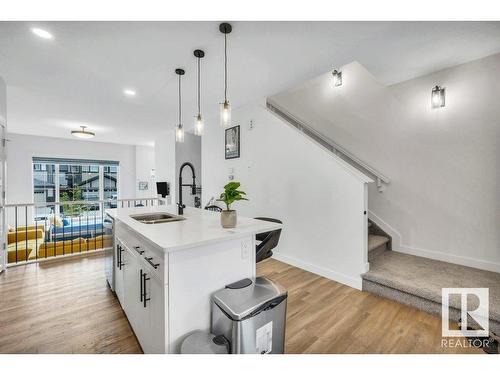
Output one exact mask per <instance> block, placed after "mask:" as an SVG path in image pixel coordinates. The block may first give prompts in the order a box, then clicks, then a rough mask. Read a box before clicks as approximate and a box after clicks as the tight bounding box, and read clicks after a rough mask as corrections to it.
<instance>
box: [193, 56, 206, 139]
mask: <svg viewBox="0 0 500 375" xmlns="http://www.w3.org/2000/svg"><path fill="white" fill-rule="evenodd" d="M193 53H194V55H195V57H197V58H198V114H197V115H196V117H195V119H194V134H196V135H199V136H202V135H203V132H204V130H205V129H204V128H205V123H204V121H203V116H202V115H201V89H200V75H201V72H200V63H201V59H202V58H204V57H205V52H203V51H202V50H201V49H197V50H195V51H194V52H193Z"/></svg>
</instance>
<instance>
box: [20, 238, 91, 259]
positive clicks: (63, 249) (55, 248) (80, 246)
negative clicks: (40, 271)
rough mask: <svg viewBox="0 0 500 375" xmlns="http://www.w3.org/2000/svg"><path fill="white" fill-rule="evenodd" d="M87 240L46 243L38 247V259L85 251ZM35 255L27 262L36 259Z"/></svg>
mask: <svg viewBox="0 0 500 375" xmlns="http://www.w3.org/2000/svg"><path fill="white" fill-rule="evenodd" d="M87 250H88V248H87V240H86V239H85V238H75V239H74V240H66V241H57V242H46V243H42V244H41V245H40V246H39V247H38V258H39V259H40V258H47V257H53V256H58V255H67V254H74V253H81V252H82V251H87ZM36 258H37V256H36V253H35V252H32V253H31V254H30V255H29V258H28V259H29V260H33V259H36Z"/></svg>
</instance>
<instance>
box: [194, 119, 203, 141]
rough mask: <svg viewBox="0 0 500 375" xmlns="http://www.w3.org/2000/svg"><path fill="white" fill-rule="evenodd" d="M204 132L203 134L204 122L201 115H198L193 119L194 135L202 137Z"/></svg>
mask: <svg viewBox="0 0 500 375" xmlns="http://www.w3.org/2000/svg"><path fill="white" fill-rule="evenodd" d="M204 132H205V121H204V120H203V117H202V116H201V114H198V116H196V117H195V118H194V134H195V135H199V136H202V135H203V133H204Z"/></svg>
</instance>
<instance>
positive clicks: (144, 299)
mask: <svg viewBox="0 0 500 375" xmlns="http://www.w3.org/2000/svg"><path fill="white" fill-rule="evenodd" d="M141 273H142V282H143V283H144V286H143V292H144V293H143V295H142V298H143V299H142V301H143V302H144V307H146V302H148V301H150V300H151V298H149V297H148V296H147V295H148V293H147V291H146V281H148V280H151V278H149V277H148V276H147V274H146V272H142V270H141Z"/></svg>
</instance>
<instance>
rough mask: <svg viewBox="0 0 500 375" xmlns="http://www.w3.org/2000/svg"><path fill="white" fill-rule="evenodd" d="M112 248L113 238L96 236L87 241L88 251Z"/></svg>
mask: <svg viewBox="0 0 500 375" xmlns="http://www.w3.org/2000/svg"><path fill="white" fill-rule="evenodd" d="M111 246H113V238H112V236H109V235H103V236H97V237H92V238H88V239H87V248H88V249H89V250H97V249H103V248H105V247H111Z"/></svg>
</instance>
